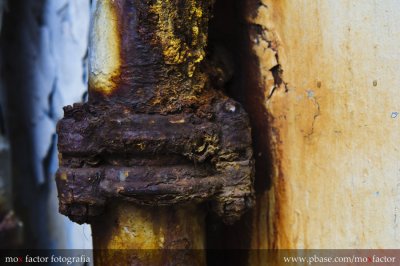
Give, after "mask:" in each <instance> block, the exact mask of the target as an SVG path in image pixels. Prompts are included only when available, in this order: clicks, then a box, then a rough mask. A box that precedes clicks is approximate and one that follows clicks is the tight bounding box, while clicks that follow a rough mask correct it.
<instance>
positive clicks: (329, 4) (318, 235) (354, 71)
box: [247, 0, 400, 265]
mask: <svg viewBox="0 0 400 266" xmlns="http://www.w3.org/2000/svg"><path fill="white" fill-rule="evenodd" d="M397 9H398V3H396V1H386V2H379V4H378V3H377V2H376V1H373V0H370V1H359V2H347V1H305V0H300V1H275V0H265V1H262V4H261V5H260V4H258V5H256V4H254V5H253V6H252V9H251V10H250V11H249V12H248V18H247V21H248V23H249V28H252V30H250V32H251V34H250V36H249V39H250V40H251V41H252V51H253V53H254V54H255V55H256V57H257V58H258V59H259V66H258V69H259V73H260V77H261V78H260V83H261V84H262V86H261V88H262V89H261V90H262V92H263V95H264V108H265V111H266V112H267V114H268V121H265V122H268V123H269V132H270V147H271V153H272V154H271V155H272V163H273V165H274V167H273V171H272V179H273V185H272V188H271V189H270V190H269V191H267V192H265V193H263V194H262V195H260V196H259V197H258V202H257V211H254V213H253V233H252V248H264V247H267V248H280V249H285V248H311V249H312V248H314V249H321V248H327V249H329V248H396V247H398V246H399V245H400V242H399V238H398V233H395V232H398V231H396V230H398V229H397V227H398V219H397V215H398V214H397V211H396V210H398V208H399V206H398V204H399V202H398V201H397V202H396V201H395V199H396V198H398V196H399V194H398V192H394V191H393V188H394V187H396V185H397V184H398V179H399V171H398V167H397V159H396V158H399V156H400V154H399V149H397V143H398V136H397V135H398V134H397V133H396V132H398V130H399V127H400V125H399V124H396V125H394V124H393V116H394V115H393V113H394V112H395V110H397V109H398V108H397V106H398V102H399V101H400V94H399V93H398V91H397V89H396V88H398V86H399V84H400V78H398V75H396V74H395V73H396V69H397V61H398V60H399V58H398V56H397V54H398V53H397V52H396V51H398V49H399V45H398V43H399V40H398V37H397V36H395V35H393V34H391V32H395V31H396V29H395V28H396V23H394V21H397V20H398V19H399V15H398V14H397V13H396V12H395V11H394V10H397ZM389 53H390V54H391V55H393V56H392V57H391V58H389V57H388V56H387V54H389ZM274 55H276V58H275V59H276V60H274V58H273V57H274ZM273 65H275V67H276V66H279V68H280V71H279V73H278V74H279V75H276V74H275V76H274V75H273V71H271V66H273ZM277 76H278V77H279V79H281V80H282V83H281V84H280V85H279V86H276V84H277V83H278V82H277ZM388 114H391V115H388ZM365 169H367V171H366V170H365ZM265 178H267V177H265ZM368 195H370V196H368ZM266 212H267V213H266ZM266 217H267V218H268V219H266ZM327 219H328V221H327ZM394 221H396V223H397V224H396V223H395V222H394ZM376 228H381V229H380V230H378V231H377V230H376ZM262 236H267V237H262ZM250 261H251V262H254V263H255V264H252V263H250V265H262V260H260V258H258V257H257V256H254V257H252V258H250ZM257 263H258V264H257Z"/></svg>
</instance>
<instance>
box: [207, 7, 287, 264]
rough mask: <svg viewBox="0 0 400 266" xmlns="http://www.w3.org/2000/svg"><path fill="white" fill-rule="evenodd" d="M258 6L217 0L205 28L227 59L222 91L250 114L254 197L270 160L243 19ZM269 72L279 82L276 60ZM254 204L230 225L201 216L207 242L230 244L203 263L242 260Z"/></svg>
mask: <svg viewBox="0 0 400 266" xmlns="http://www.w3.org/2000/svg"><path fill="white" fill-rule="evenodd" d="M259 6H260V2H259V1H257V0H249V1H240V0H235V1H232V0H217V1H216V3H215V7H214V11H213V14H214V17H213V19H212V21H211V25H210V30H209V43H210V45H209V46H210V47H214V46H216V45H220V46H222V47H223V48H224V50H226V55H229V56H230V60H231V61H232V62H233V75H232V78H231V79H230V80H229V81H228V83H227V84H226V85H225V90H226V93H227V94H228V95H229V96H230V97H232V98H234V99H235V100H237V101H238V102H240V103H241V104H242V106H243V107H244V108H245V109H246V111H247V113H248V114H249V117H250V121H251V126H252V137H253V149H254V157H255V160H256V162H255V168H256V176H255V190H256V195H257V199H258V198H259V196H260V195H261V194H263V193H264V192H265V191H267V190H268V189H269V188H270V187H271V184H272V182H271V173H272V165H271V161H272V160H271V152H270V145H269V135H268V134H269V131H270V130H269V127H268V114H267V110H266V109H265V103H264V101H265V95H264V86H263V84H262V82H261V78H260V73H259V61H258V60H259V59H258V57H257V56H256V55H255V54H254V52H253V51H252V43H251V36H252V31H253V30H254V27H253V26H254V25H251V24H248V23H247V21H246V17H247V16H249V15H250V14H251V13H254V12H256V10H257V8H258V7H259ZM274 72H275V73H276V74H277V77H276V81H277V82H282V80H281V79H279V77H280V75H279V72H280V69H279V66H277V69H276V71H274ZM258 206H259V204H257V205H256V206H255V207H254V208H253V210H252V211H250V212H248V213H247V214H245V215H244V217H242V219H241V220H240V221H239V222H237V223H236V224H234V225H233V226H227V225H223V224H221V223H218V222H217V219H216V218H215V217H212V216H209V217H208V218H207V219H208V221H207V225H208V243H207V244H208V248H212V249H230V250H231V251H227V252H211V253H209V256H208V257H209V258H208V259H209V265H247V258H248V252H250V251H248V250H247V251H246V250H243V249H249V248H250V242H251V236H252V235H256V234H257V233H254V232H252V230H254V225H253V217H254V215H253V214H254V213H255V214H256V215H257V213H260V210H257V208H258ZM257 220H259V219H257ZM265 222H267V221H265ZM265 237H267V236H265ZM238 249H242V250H238ZM232 250H234V251H232Z"/></svg>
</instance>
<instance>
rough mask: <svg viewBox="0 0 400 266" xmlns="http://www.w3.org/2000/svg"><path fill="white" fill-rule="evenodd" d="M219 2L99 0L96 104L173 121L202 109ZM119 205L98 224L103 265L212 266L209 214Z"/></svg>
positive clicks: (94, 41) (92, 78)
mask: <svg viewBox="0 0 400 266" xmlns="http://www.w3.org/2000/svg"><path fill="white" fill-rule="evenodd" d="M210 7H211V1H200V0H189V1H178V0H173V1H163V0H157V1H136V0H113V1H111V0H98V1H97V4H96V7H95V9H94V14H93V21H92V27H91V36H90V42H91V43H90V49H89V51H90V53H89V54H90V55H89V61H90V69H89V73H90V74H89V102H90V103H91V104H97V105H103V104H106V105H109V104H122V105H125V106H126V108H131V109H133V110H135V111H137V112H146V113H151V112H155V113H163V112H164V113H167V112H171V111H174V110H179V108H182V106H183V105H188V106H189V105H194V104H199V103H198V101H197V98H196V94H198V93H199V92H202V90H203V88H204V84H205V82H206V80H207V78H206V75H205V74H203V73H202V72H201V71H200V70H199V67H198V65H199V63H200V62H201V61H202V60H203V58H204V56H205V51H204V48H205V46H206V43H207V24H208V18H209V14H208V13H209V12H210ZM192 204H193V205H191V206H177V207H175V206H171V207H157V208H156V207H144V206H138V205H133V204H132V203H123V202H114V203H112V204H110V205H109V206H108V207H107V209H106V211H105V214H104V215H103V216H102V217H100V218H98V219H97V220H95V221H93V222H92V230H93V246H94V249H95V253H94V255H95V262H96V265H111V264H115V262H116V261H117V262H118V263H120V264H121V265H205V253H204V247H205V240H204V235H205V233H204V211H203V210H202V209H201V207H198V206H197V207H196V206H195V205H194V203H192Z"/></svg>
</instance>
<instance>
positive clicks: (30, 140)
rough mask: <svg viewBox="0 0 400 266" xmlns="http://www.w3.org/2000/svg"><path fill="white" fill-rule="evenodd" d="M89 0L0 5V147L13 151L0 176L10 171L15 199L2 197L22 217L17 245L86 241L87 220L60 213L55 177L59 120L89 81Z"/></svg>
mask: <svg viewBox="0 0 400 266" xmlns="http://www.w3.org/2000/svg"><path fill="white" fill-rule="evenodd" d="M90 2H91V1H90V0H60V1H45V0H12V1H8V3H7V5H6V8H5V12H4V13H3V23H2V31H1V35H0V41H1V42H0V45H1V46H0V47H1V57H0V58H1V84H2V86H1V87H0V89H1V94H0V104H1V108H2V109H1V110H2V111H3V114H4V118H5V119H4V120H5V123H4V125H3V127H4V130H3V133H2V136H1V137H0V138H1V140H0V145H3V144H4V145H3V146H4V147H8V146H7V145H8V144H7V143H8V142H9V144H10V145H9V147H10V148H9V149H6V148H4V149H2V148H0V154H2V153H1V152H2V151H3V150H4V151H7V154H8V156H9V155H10V154H11V160H10V161H11V171H9V172H5V171H0V181H1V182H0V184H2V183H4V180H7V178H6V177H7V176H10V175H11V177H12V184H11V186H12V200H11V199H10V197H11V194H5V196H4V197H3V198H6V201H7V202H9V204H10V203H11V202H12V207H13V209H14V211H15V213H16V216H17V217H18V218H19V219H20V220H21V222H22V226H23V230H22V231H23V232H22V236H23V238H22V240H23V241H21V243H20V244H21V245H20V246H19V247H20V248H46V249H51V248H76V249H79V248H91V232H90V227H89V226H79V225H76V224H74V223H72V222H70V221H69V220H68V218H66V217H64V216H62V215H60V214H59V213H58V199H57V191H56V186H55V182H54V172H55V171H56V169H57V166H58V160H57V148H56V141H57V137H56V134H55V126H56V123H57V121H58V119H60V118H61V117H62V115H63V112H62V107H63V106H65V105H68V104H71V103H74V102H79V101H82V99H83V97H84V95H85V92H86V88H87V85H86V84H87V46H88V30H89V18H90ZM6 133H7V134H6ZM5 135H7V137H5ZM3 146H1V147H3ZM4 154H5V153H4ZM6 164H7V157H6V156H2V155H0V165H2V166H3V165H6ZM2 169H5V168H2ZM4 184H7V183H6V182H5V183H4ZM5 191H10V185H8V188H7V186H5ZM0 200H1V199H0ZM10 205H11V204H10ZM0 218H1V217H0ZM0 224H1V221H0ZM0 229H1V228H0ZM0 236H1V230H0Z"/></svg>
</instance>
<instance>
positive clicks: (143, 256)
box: [92, 202, 205, 265]
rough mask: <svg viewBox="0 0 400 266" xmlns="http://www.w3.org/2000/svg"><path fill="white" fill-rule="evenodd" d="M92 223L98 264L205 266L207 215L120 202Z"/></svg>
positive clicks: (196, 210)
mask: <svg viewBox="0 0 400 266" xmlns="http://www.w3.org/2000/svg"><path fill="white" fill-rule="evenodd" d="M99 219H101V220H99V221H96V222H93V223H92V231H93V247H94V249H95V251H94V256H95V264H96V265H115V262H118V263H120V265H205V252H204V248H205V239H204V212H203V210H201V209H200V208H198V207H195V206H186V207H181V206H180V207H158V208H154V207H144V206H135V205H133V204H132V203H126V202H118V203H116V204H114V205H112V206H110V207H109V209H108V210H107V211H106V217H102V218H99Z"/></svg>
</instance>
